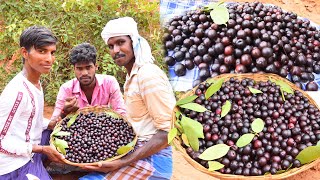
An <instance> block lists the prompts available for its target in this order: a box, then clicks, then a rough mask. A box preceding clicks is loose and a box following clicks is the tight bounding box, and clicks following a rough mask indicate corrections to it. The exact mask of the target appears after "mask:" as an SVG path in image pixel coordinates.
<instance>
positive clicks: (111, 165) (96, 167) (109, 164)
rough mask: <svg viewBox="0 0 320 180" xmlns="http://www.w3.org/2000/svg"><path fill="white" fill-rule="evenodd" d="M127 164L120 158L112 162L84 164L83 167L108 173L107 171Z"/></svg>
mask: <svg viewBox="0 0 320 180" xmlns="http://www.w3.org/2000/svg"><path fill="white" fill-rule="evenodd" d="M125 165H126V164H125V163H124V162H122V161H121V160H120V159H119V160H114V161H111V162H98V164H97V165H92V166H84V167H82V169H84V170H88V171H99V172H103V173H107V172H111V171H114V170H117V169H120V168H122V167H124V166H125Z"/></svg>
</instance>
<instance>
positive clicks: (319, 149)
mask: <svg viewBox="0 0 320 180" xmlns="http://www.w3.org/2000/svg"><path fill="white" fill-rule="evenodd" d="M319 157H320V146H309V147H307V148H305V149H303V150H302V151H301V152H300V153H299V154H298V155H297V157H296V159H298V160H299V161H300V162H301V164H307V163H310V162H312V161H314V160H316V159H318V158H319Z"/></svg>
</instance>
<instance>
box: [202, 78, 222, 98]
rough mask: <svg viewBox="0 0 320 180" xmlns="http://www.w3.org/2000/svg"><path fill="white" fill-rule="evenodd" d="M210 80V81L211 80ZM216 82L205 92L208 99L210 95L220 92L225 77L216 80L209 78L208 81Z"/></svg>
mask: <svg viewBox="0 0 320 180" xmlns="http://www.w3.org/2000/svg"><path fill="white" fill-rule="evenodd" d="M209 81H210V82H209ZM211 81H212V82H214V84H211V86H210V87H209V88H208V89H207V91H206V93H205V97H206V99H208V98H209V97H211V96H212V95H213V94H214V93H216V92H218V91H219V90H220V88H221V86H222V84H223V82H224V78H221V79H218V80H216V81H213V80H208V81H207V82H208V83H211Z"/></svg>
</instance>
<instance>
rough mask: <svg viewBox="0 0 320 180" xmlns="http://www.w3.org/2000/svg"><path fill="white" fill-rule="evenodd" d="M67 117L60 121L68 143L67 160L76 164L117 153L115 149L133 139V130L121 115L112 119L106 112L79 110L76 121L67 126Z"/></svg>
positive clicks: (106, 157) (100, 159) (104, 158)
mask: <svg viewBox="0 0 320 180" xmlns="http://www.w3.org/2000/svg"><path fill="white" fill-rule="evenodd" d="M69 120H70V118H68V117H67V118H66V119H64V121H63V122H62V124H61V126H62V129H61V130H62V131H66V132H70V133H71V135H70V136H64V137H63V140H65V141H67V142H68V146H69V148H67V149H66V152H67V153H66V156H65V157H66V159H67V160H69V161H71V162H75V163H93V162H98V161H103V160H106V159H109V158H112V157H115V156H117V155H118V154H117V150H118V148H119V147H121V146H125V145H127V144H128V143H130V142H132V141H133V139H134V138H135V133H134V131H133V129H132V127H131V126H129V125H128V123H127V122H125V121H124V120H123V119H122V118H114V117H111V116H109V115H107V114H105V113H101V114H95V113H93V112H90V113H88V114H82V113H80V114H79V115H78V116H77V118H76V120H75V122H74V123H73V124H72V125H71V126H70V127H67V122H68V121H69Z"/></svg>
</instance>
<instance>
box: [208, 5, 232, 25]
mask: <svg viewBox="0 0 320 180" xmlns="http://www.w3.org/2000/svg"><path fill="white" fill-rule="evenodd" d="M210 16H211V19H212V20H213V22H214V23H216V24H218V25H221V24H224V25H227V24H226V23H227V22H228V20H229V17H230V15H229V11H228V9H227V8H226V7H225V6H223V5H221V6H217V7H215V8H214V9H213V10H212V11H211V12H210Z"/></svg>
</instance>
